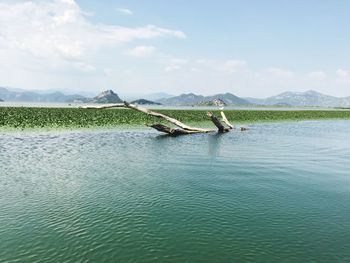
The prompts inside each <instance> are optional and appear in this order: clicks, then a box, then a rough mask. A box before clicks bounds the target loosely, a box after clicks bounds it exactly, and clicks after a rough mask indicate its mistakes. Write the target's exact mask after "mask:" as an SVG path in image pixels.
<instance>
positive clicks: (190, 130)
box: [82, 101, 233, 136]
mask: <svg viewBox="0 0 350 263" xmlns="http://www.w3.org/2000/svg"><path fill="white" fill-rule="evenodd" d="M82 108H85V109H110V108H128V109H132V110H136V111H139V112H142V113H145V114H147V115H150V116H153V117H157V118H160V119H163V120H166V121H167V122H170V123H172V124H174V125H175V126H177V127H179V128H177V129H174V128H171V127H168V126H166V125H163V124H152V125H149V127H152V128H154V129H156V130H157V131H160V132H164V133H167V134H170V135H172V136H177V135H184V134H194V133H209V132H214V130H212V129H203V128H197V127H191V126H188V125H186V124H184V123H182V122H181V121H179V120H177V119H175V118H172V117H169V116H167V115H165V114H162V113H159V112H155V111H152V110H149V109H146V108H143V107H140V106H138V105H134V104H131V103H129V102H127V101H124V103H116V104H106V105H101V106H86V107H82ZM207 115H208V117H209V118H210V119H211V121H212V122H213V123H214V125H215V126H216V127H217V128H218V132H220V133H222V132H228V131H230V129H232V128H233V125H232V124H230V123H229V121H228V120H227V118H226V116H225V114H224V113H223V112H221V116H222V119H223V122H224V123H225V124H226V125H227V126H228V127H229V128H226V127H225V126H224V125H223V124H222V123H221V121H220V120H219V119H218V118H217V117H216V116H215V115H214V114H213V113H212V112H208V113H207Z"/></svg>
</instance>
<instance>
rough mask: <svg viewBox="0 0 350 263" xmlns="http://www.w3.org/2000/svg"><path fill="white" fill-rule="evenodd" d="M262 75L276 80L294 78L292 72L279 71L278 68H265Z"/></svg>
mask: <svg viewBox="0 0 350 263" xmlns="http://www.w3.org/2000/svg"><path fill="white" fill-rule="evenodd" d="M263 73H264V74H267V75H270V76H271V77H276V78H292V77H294V73H293V72H292V71H290V70H286V69H280V68H267V69H264V70H263Z"/></svg>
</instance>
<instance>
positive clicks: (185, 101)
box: [157, 93, 251, 106]
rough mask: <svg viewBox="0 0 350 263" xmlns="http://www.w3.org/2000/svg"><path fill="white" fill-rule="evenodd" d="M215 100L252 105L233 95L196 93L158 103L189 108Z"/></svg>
mask: <svg viewBox="0 0 350 263" xmlns="http://www.w3.org/2000/svg"><path fill="white" fill-rule="evenodd" d="M215 99H220V100H221V101H223V102H224V103H225V104H227V105H248V104H251V103H250V102H249V101H247V100H245V99H242V98H240V97H237V96H235V95H233V94H231V93H225V94H216V95H213V96H203V95H196V94H194V93H188V94H181V95H179V96H175V97H171V98H167V99H160V100H157V102H159V103H162V104H164V105H173V106H186V105H187V106H188V105H196V104H198V103H203V102H210V101H213V100H215Z"/></svg>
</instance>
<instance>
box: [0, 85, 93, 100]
mask: <svg viewBox="0 0 350 263" xmlns="http://www.w3.org/2000/svg"><path fill="white" fill-rule="evenodd" d="M0 98H1V99H2V100H4V101H10V102H73V101H74V100H79V101H86V99H87V98H86V97H84V96H82V95H79V94H73V95H65V94H63V93H62V92H59V91H56V92H52V93H37V92H33V91H13V90H9V89H7V88H3V87H0Z"/></svg>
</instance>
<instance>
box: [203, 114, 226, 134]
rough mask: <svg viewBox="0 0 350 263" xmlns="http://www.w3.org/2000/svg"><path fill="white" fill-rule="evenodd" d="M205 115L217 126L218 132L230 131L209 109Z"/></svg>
mask: <svg viewBox="0 0 350 263" xmlns="http://www.w3.org/2000/svg"><path fill="white" fill-rule="evenodd" d="M207 115H208V117H209V118H210V119H211V121H212V122H213V123H214V124H215V126H216V127H217V128H218V131H219V132H220V133H222V132H228V131H230V129H229V128H226V127H225V126H224V125H223V124H222V123H221V121H220V120H219V119H218V118H217V117H216V116H215V115H214V113H212V112H210V111H209V112H208V113H207Z"/></svg>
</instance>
